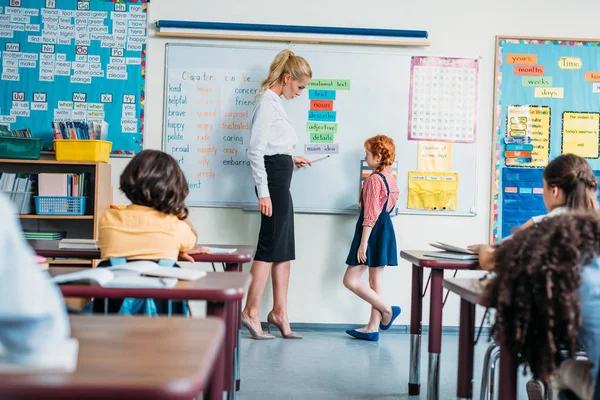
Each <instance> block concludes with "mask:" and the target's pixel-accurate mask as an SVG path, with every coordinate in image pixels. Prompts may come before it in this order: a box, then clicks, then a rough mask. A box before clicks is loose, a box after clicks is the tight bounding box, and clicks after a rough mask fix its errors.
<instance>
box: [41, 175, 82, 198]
mask: <svg viewBox="0 0 600 400" xmlns="http://www.w3.org/2000/svg"><path fill="white" fill-rule="evenodd" d="M88 186H89V174H88V173H87V172H81V173H78V174H56V173H40V174H39V176H38V195H39V196H87V194H88Z"/></svg>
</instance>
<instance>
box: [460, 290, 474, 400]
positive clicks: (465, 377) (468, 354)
mask: <svg viewBox="0 0 600 400" xmlns="http://www.w3.org/2000/svg"><path fill="white" fill-rule="evenodd" d="M474 341H475V304H472V303H469V302H468V301H466V300H464V299H461V301H460V327H459V337H458V382H457V385H456V398H457V399H458V400H467V399H469V400H470V399H472V398H473V357H474V351H475V348H474V346H473V343H474Z"/></svg>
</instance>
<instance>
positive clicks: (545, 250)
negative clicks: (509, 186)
mask: <svg viewBox="0 0 600 400" xmlns="http://www.w3.org/2000/svg"><path fill="white" fill-rule="evenodd" d="M494 259H495V263H496V275H497V277H496V278H495V279H494V280H492V281H491V283H490V284H489V286H488V287H487V291H486V296H487V298H488V300H489V301H490V302H491V303H492V304H495V306H496V310H497V311H496V321H495V324H494V327H493V335H494V337H495V338H496V340H498V341H499V340H503V341H504V343H506V344H507V345H508V346H509V349H510V351H512V352H513V353H514V354H518V355H519V363H520V364H524V365H525V366H528V367H529V368H530V369H531V372H532V373H533V376H534V378H535V379H539V380H542V381H544V382H549V380H550V378H551V376H552V377H553V379H552V382H553V387H554V389H555V390H553V393H554V396H557V395H558V391H559V390H560V389H562V388H570V389H571V390H572V391H573V392H574V393H575V394H577V395H578V396H579V397H580V398H581V399H591V398H592V396H593V393H594V382H595V377H596V375H597V364H598V362H599V361H600V313H598V312H597V310H598V309H599V306H600V216H598V214H597V213H595V212H587V213H566V214H562V215H559V216H556V217H553V218H548V219H546V220H544V221H542V222H540V223H539V224H535V225H533V226H532V227H530V228H529V229H525V230H521V231H519V232H517V233H516V234H515V235H514V237H513V238H512V240H508V241H506V242H504V243H503V244H502V246H500V247H499V248H498V249H497V250H496V251H495V254H494ZM578 339H579V340H580V341H581V342H582V343H583V345H584V346H585V349H586V352H587V354H588V357H589V361H582V360H567V361H563V362H562V363H561V360H562V359H563V357H562V355H561V351H563V352H564V351H566V352H567V354H568V355H569V357H571V356H573V355H574V354H575V352H576V350H577V349H578ZM555 398H556V397H555Z"/></svg>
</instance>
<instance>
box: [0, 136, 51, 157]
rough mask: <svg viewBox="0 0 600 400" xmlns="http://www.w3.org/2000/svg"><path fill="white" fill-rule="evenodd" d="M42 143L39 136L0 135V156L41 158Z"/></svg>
mask: <svg viewBox="0 0 600 400" xmlns="http://www.w3.org/2000/svg"><path fill="white" fill-rule="evenodd" d="M42 143H43V140H42V139H39V138H22V137H12V136H0V158H18V159H24V160H39V159H40V151H42Z"/></svg>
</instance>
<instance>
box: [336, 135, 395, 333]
mask: <svg viewBox="0 0 600 400" xmlns="http://www.w3.org/2000/svg"><path fill="white" fill-rule="evenodd" d="M365 152H366V155H365V160H366V162H367V164H368V165H369V168H371V169H373V170H374V172H373V173H372V174H371V176H369V177H368V178H367V180H366V181H365V183H364V185H363V188H362V191H361V195H360V198H359V205H360V216H359V218H358V221H357V222H356V230H355V232H354V239H353V240H352V245H351V247H350V253H349V254H348V257H347V259H346V264H348V268H347V269H346V274H345V275H344V286H346V287H347V288H348V289H349V290H350V291H352V292H353V293H354V294H356V295H357V296H359V297H360V298H361V299H363V300H364V301H366V302H367V303H369V304H371V318H370V319H369V322H368V323H367V325H366V326H365V327H363V328H359V329H349V330H347V331H346V333H347V334H348V335H350V336H352V337H355V338H357V339H363V340H370V341H377V340H379V330H380V329H381V330H387V329H389V328H390V327H391V326H392V323H393V322H394V320H395V319H396V318H397V317H398V315H400V307H398V306H390V305H389V304H388V303H386V302H385V301H384V300H383V298H382V297H381V283H382V280H383V270H384V267H385V266H386V265H391V266H397V265H398V256H397V254H398V252H397V251H396V234H395V233H394V226H393V225H392V219H391V218H390V212H391V211H392V210H393V209H394V206H395V205H396V201H397V200H398V195H399V193H400V191H399V190H398V185H397V184H396V179H394V176H393V175H392V169H391V168H390V167H391V165H392V164H393V163H394V159H395V158H396V147H395V146H394V141H393V140H392V139H390V138H389V137H387V136H383V135H378V136H375V137H372V138H370V139H368V140H367V141H366V142H365ZM367 268H368V269H369V286H366V285H364V284H362V283H361V282H360V278H361V277H362V275H363V273H364V272H365V270H366V269H367Z"/></svg>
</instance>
